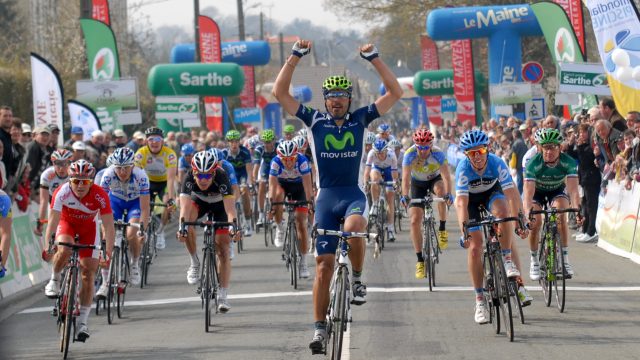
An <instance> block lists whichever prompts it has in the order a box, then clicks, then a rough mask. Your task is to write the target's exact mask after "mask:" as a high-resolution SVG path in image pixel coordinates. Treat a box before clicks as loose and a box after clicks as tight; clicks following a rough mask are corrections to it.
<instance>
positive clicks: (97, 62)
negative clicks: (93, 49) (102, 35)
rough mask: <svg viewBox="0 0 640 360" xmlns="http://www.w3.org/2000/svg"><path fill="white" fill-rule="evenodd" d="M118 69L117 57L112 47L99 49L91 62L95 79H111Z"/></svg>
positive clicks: (92, 75) (92, 74)
mask: <svg viewBox="0 0 640 360" xmlns="http://www.w3.org/2000/svg"><path fill="white" fill-rule="evenodd" d="M115 70H116V57H115V55H114V54H113V51H111V49H110V48H106V47H105V48H102V49H100V50H98V52H97V53H96V56H95V57H94V58H93V64H91V77H92V78H93V79H94V80H111V79H112V78H113V75H114V73H115Z"/></svg>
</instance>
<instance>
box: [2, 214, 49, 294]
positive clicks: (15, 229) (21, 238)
mask: <svg viewBox="0 0 640 360" xmlns="http://www.w3.org/2000/svg"><path fill="white" fill-rule="evenodd" d="M11 211H12V213H13V225H12V226H11V249H10V251H9V252H10V255H9V260H8V262H7V265H6V268H7V273H6V275H5V277H4V278H2V279H0V299H3V298H6V297H8V296H10V295H12V294H15V293H17V292H19V291H21V290H24V289H28V288H30V287H33V286H36V285H39V284H41V283H43V282H44V281H45V280H47V279H48V278H49V277H51V267H50V265H49V264H48V263H46V262H44V261H42V248H43V242H42V240H41V239H42V238H41V237H39V236H36V235H35V234H34V233H33V229H34V226H35V221H36V219H37V217H38V205H37V204H36V203H33V202H32V203H31V205H29V207H28V209H27V211H26V212H22V211H20V210H19V209H18V207H17V206H16V205H15V204H13V206H12V207H11Z"/></svg>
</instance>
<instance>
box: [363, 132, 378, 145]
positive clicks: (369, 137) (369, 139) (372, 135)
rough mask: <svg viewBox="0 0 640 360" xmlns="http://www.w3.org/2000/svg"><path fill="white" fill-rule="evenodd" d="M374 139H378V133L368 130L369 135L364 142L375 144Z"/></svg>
mask: <svg viewBox="0 0 640 360" xmlns="http://www.w3.org/2000/svg"><path fill="white" fill-rule="evenodd" d="M374 141H376V134H374V133H372V132H367V137H366V138H365V140H364V143H365V144H367V145H373V142H374Z"/></svg>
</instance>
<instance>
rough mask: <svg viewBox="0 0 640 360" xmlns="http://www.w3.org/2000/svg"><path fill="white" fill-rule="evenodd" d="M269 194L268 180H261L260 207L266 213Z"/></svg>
mask: <svg viewBox="0 0 640 360" xmlns="http://www.w3.org/2000/svg"><path fill="white" fill-rule="evenodd" d="M266 195H267V182H266V181H264V180H262V179H261V180H260V184H259V185H258V207H259V208H260V212H261V213H264V201H265V197H266Z"/></svg>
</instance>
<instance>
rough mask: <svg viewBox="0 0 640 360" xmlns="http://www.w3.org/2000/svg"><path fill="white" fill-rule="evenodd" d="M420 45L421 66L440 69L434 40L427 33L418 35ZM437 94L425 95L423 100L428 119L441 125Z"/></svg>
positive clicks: (428, 68)
mask: <svg viewBox="0 0 640 360" xmlns="http://www.w3.org/2000/svg"><path fill="white" fill-rule="evenodd" d="M420 47H421V48H422V68H423V69H424V70H438V69H440V61H439V60H438V48H437V46H436V43H435V41H433V40H431V39H430V38H429V37H428V36H427V35H420ZM440 99H441V98H440V97H439V96H425V97H424V102H425V103H426V104H427V118H428V121H429V122H431V123H434V124H435V125H439V126H441V125H442V112H441V109H440V107H441V105H440V101H441V100H440Z"/></svg>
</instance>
